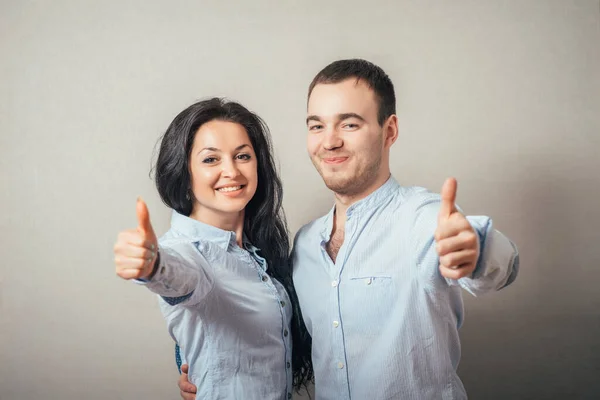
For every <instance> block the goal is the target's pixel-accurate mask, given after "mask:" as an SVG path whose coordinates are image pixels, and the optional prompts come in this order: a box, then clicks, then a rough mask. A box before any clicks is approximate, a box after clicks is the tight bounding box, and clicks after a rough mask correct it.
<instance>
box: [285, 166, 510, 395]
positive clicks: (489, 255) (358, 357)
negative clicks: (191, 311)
mask: <svg viewBox="0 0 600 400" xmlns="http://www.w3.org/2000/svg"><path fill="white" fill-rule="evenodd" d="M440 200H441V198H440V196H439V195H438V194H434V193H431V192H428V191H427V190H426V189H423V188H419V187H401V186H400V185H399V184H398V183H397V182H396V181H395V180H394V179H393V178H392V177H390V179H389V180H388V181H387V182H386V183H385V184H384V185H383V186H381V187H380V188H379V189H377V190H376V191H375V192H373V193H372V194H370V195H369V196H368V197H366V198H364V199H362V200H360V201H359V202H357V203H355V204H353V205H352V206H351V207H349V208H348V210H347V212H346V215H347V221H346V225H345V238H344V243H343V245H342V247H341V248H340V250H339V253H338V255H337V258H336V262H335V263H333V262H332V260H331V258H330V257H329V255H328V254H327V252H326V247H325V246H326V244H327V242H328V241H329V239H330V234H331V231H332V228H333V218H334V209H332V210H331V211H330V212H329V213H328V214H327V215H325V216H324V217H321V218H319V219H317V220H315V221H313V222H311V223H309V224H307V225H305V226H304V227H303V228H302V229H301V230H300V231H299V232H298V234H297V235H296V239H295V244H294V254H293V262H294V284H295V287H296V291H297V294H298V299H299V301H300V307H301V309H302V315H303V318H304V321H305V323H306V326H307V328H308V331H309V332H310V334H311V336H312V343H313V347H312V360H313V365H314V371H315V394H316V397H317V400H323V399H331V400H344V399H354V400H363V399H373V400H375V399H376V400H381V399H415V400H427V399H465V398H466V393H465V389H464V387H463V385H462V383H461V381H460V379H459V377H458V375H457V373H456V368H457V366H458V362H459V359H460V341H459V335H458V329H459V328H460V326H461V323H462V321H463V302H462V298H461V287H462V288H463V289H465V290H467V291H468V292H470V293H472V294H473V295H479V294H481V293H484V292H488V291H493V290H498V289H500V288H502V287H504V286H506V285H508V284H510V283H511V282H512V281H513V280H514V279H515V277H516V275H517V271H518V265H519V261H518V253H517V250H516V247H515V246H514V245H513V244H512V243H511V242H510V241H509V240H508V239H507V238H506V237H505V236H503V235H502V234H501V233H500V232H498V231H496V230H494V229H493V228H492V221H491V220H490V219H489V218H487V217H468V219H469V222H470V223H471V225H472V226H473V228H474V229H475V230H476V231H477V233H478V234H479V238H480V243H481V255H480V258H479V260H478V264H477V267H476V270H475V271H474V273H473V276H472V277H465V278H462V279H460V280H458V281H453V280H450V279H447V278H444V277H442V276H441V274H440V272H439V258H438V255H437V252H436V250H435V241H434V239H433V234H434V232H435V229H436V227H437V216H438V211H439V209H440V204H441V203H440Z"/></svg>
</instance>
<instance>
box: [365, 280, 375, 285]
mask: <svg viewBox="0 0 600 400" xmlns="http://www.w3.org/2000/svg"><path fill="white" fill-rule="evenodd" d="M371 282H373V278H367V279H365V283H366V284H367V285H370V284H371Z"/></svg>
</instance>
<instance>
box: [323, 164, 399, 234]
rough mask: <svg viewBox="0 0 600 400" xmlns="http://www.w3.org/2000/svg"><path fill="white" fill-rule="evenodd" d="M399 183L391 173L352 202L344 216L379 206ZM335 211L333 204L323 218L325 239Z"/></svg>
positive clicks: (331, 227) (330, 228)
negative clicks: (364, 195)
mask: <svg viewBox="0 0 600 400" xmlns="http://www.w3.org/2000/svg"><path fill="white" fill-rule="evenodd" d="M399 187H400V184H399V183H398V182H397V181H396V179H394V177H393V176H392V175H390V177H389V178H388V180H387V181H385V183H384V184H383V185H381V186H379V187H378V188H377V189H375V191H373V193H371V194H369V195H368V196H367V197H365V198H364V199H360V200H359V201H357V202H356V203H354V204H352V205H351V206H350V207H348V209H347V210H346V217H347V218H349V217H350V216H352V215H353V214H360V213H361V212H362V211H364V210H368V209H372V208H376V207H379V206H380V205H381V203H383V202H384V201H385V200H386V199H387V198H389V196H390V195H391V194H393V193H394V192H395V191H396V190H397V189H398V188H399ZM334 213H335V205H334V206H333V207H332V208H331V210H329V212H328V213H327V215H325V219H324V220H323V230H322V231H321V233H322V236H323V238H324V239H325V241H329V239H330V235H331V230H332V229H333V217H334Z"/></svg>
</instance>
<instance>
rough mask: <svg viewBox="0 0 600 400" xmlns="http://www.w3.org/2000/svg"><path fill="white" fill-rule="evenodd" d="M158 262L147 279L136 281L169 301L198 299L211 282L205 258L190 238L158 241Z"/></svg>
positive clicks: (203, 296)
mask: <svg viewBox="0 0 600 400" xmlns="http://www.w3.org/2000/svg"><path fill="white" fill-rule="evenodd" d="M158 252H159V254H160V257H159V264H158V266H157V269H156V272H155V274H154V275H153V276H152V278H151V279H150V280H148V281H138V283H139V284H141V285H143V286H146V287H147V288H148V289H149V290H151V291H152V292H154V293H156V294H158V295H160V296H161V297H162V298H163V300H165V302H166V303H167V304H170V305H177V304H181V305H193V304H197V303H199V302H200V301H202V300H203V299H204V298H205V297H206V296H207V295H208V294H209V293H210V291H211V290H212V288H213V286H214V275H213V273H212V269H211V268H210V266H209V265H208V262H207V261H206V259H205V258H204V256H203V255H202V253H201V252H200V251H199V250H198V247H197V244H196V243H193V242H177V243H169V244H168V245H164V244H159V246H158Z"/></svg>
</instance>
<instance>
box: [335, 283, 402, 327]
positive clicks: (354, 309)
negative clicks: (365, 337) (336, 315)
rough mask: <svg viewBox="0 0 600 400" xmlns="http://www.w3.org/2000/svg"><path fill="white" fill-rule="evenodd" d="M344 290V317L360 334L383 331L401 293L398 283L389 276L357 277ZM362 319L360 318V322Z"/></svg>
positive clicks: (342, 300)
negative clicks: (398, 292)
mask: <svg viewBox="0 0 600 400" xmlns="http://www.w3.org/2000/svg"><path fill="white" fill-rule="evenodd" d="M344 283H345V284H344ZM340 290H342V291H343V298H342V299H341V304H342V308H343V314H346V315H347V316H348V318H345V321H346V322H348V323H351V324H352V325H355V326H354V328H355V329H357V330H358V331H363V330H367V331H371V330H373V329H380V327H381V326H382V325H384V324H386V321H388V320H389V317H390V313H392V312H393V310H394V304H395V303H396V296H397V293H396V289H395V285H394V279H393V278H392V277H391V276H389V275H383V274H382V275H378V274H368V275H359V276H354V277H351V278H349V279H347V280H346V281H345V282H343V283H342V286H341V287H340ZM344 311H345V312H344ZM358 315H359V316H360V318H358V319H356V316H358ZM346 322H344V324H345V323H346ZM363 333H367V332H363Z"/></svg>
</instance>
